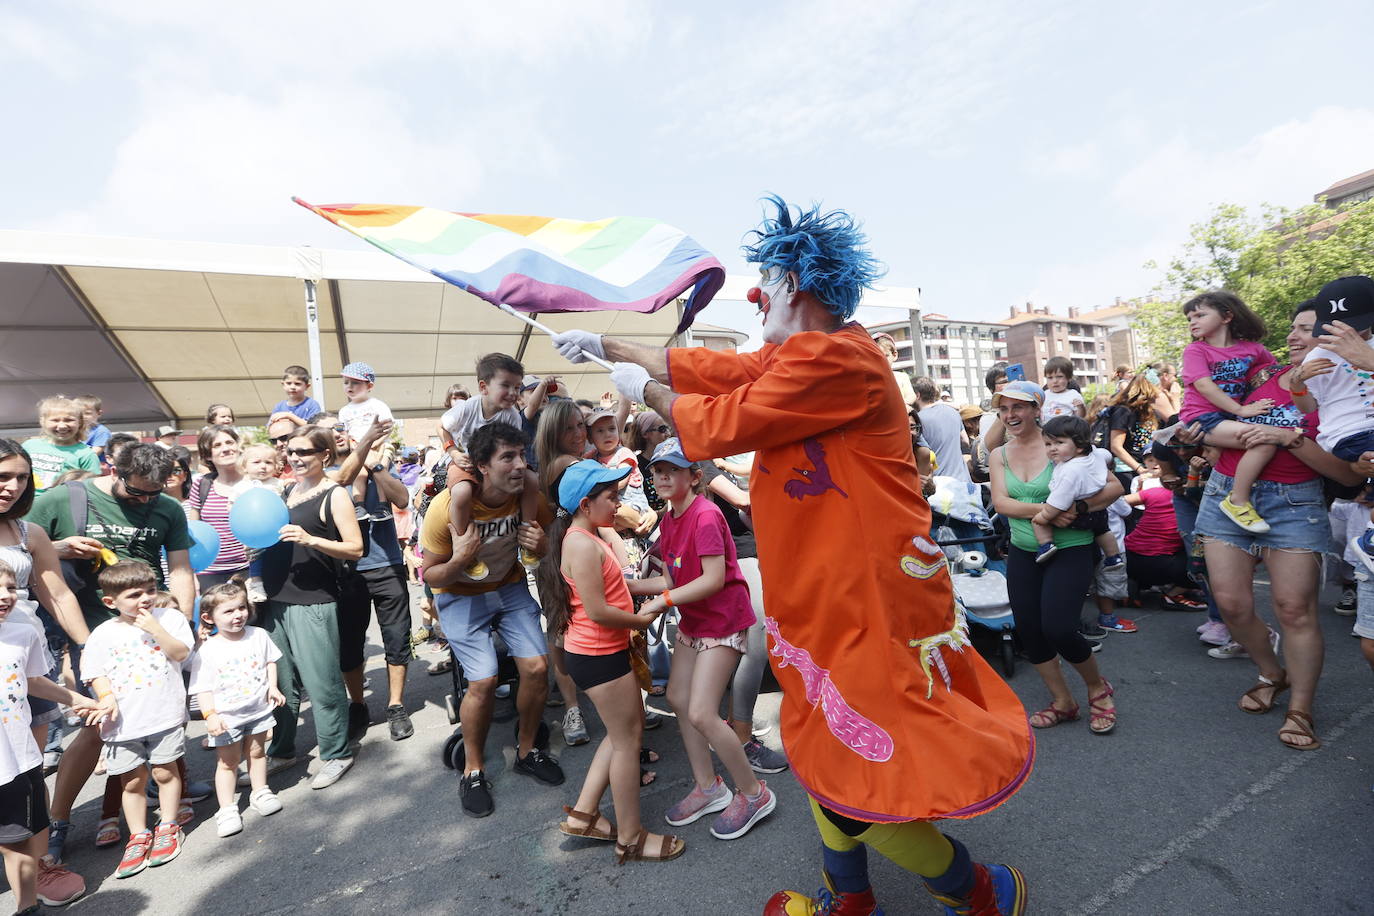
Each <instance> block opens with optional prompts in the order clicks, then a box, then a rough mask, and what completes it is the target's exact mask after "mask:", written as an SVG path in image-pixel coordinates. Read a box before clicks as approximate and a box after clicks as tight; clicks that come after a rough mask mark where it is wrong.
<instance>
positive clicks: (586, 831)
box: [558, 805, 615, 843]
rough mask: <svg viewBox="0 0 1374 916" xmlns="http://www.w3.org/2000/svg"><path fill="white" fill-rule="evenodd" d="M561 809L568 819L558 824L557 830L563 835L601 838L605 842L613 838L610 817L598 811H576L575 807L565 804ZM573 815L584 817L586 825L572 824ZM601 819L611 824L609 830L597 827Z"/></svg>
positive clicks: (613, 828) (612, 826) (592, 838)
mask: <svg viewBox="0 0 1374 916" xmlns="http://www.w3.org/2000/svg"><path fill="white" fill-rule="evenodd" d="M563 810H564V811H565V812H566V813H567V815H568V818H569V820H565V821H563V822H562V823H561V824H559V825H558V832H559V833H561V834H563V835H564V836H575V837H578V838H580V839H584V840H601V841H602V842H606V843H609V842H611V841H612V840H614V839H615V824H611V819H610V818H608V817H606V815H604V814H602V813H601V812H600V811H596V812H591V813H589V812H587V811H578V810H577V809H576V808H569V807H568V806H567V805H564V806H563ZM573 815H577V816H578V817H581V818H586V820H587V824H586V826H584V827H577V826H574V825H573V823H572V821H571V820H570V819H571V818H572V816H573ZM603 820H604V821H605V822H606V823H608V824H611V829H610V830H598V829H597V827H596V825H597V824H598V823H600V822H601V821H603Z"/></svg>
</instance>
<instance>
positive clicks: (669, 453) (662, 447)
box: [649, 436, 695, 468]
mask: <svg viewBox="0 0 1374 916" xmlns="http://www.w3.org/2000/svg"><path fill="white" fill-rule="evenodd" d="M660 461H666V462H668V463H669V464H671V465H673V466H674V467H679V468H690V467H695V463H694V462H691V461H688V460H687V456H686V455H684V454H682V443H681V442H679V441H678V440H677V437H676V436H674V437H673V438H671V439H664V440H663V441H662V442H660V443H659V444H658V448H656V449H654V456H653V457H652V458H650V459H649V464H651V465H653V464H658V463H659V462H660Z"/></svg>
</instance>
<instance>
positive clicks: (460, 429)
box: [439, 398, 523, 452]
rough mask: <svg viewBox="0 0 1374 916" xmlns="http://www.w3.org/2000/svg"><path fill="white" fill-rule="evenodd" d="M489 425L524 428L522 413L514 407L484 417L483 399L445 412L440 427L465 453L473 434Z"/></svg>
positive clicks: (460, 403) (473, 399) (459, 405)
mask: <svg viewBox="0 0 1374 916" xmlns="http://www.w3.org/2000/svg"><path fill="white" fill-rule="evenodd" d="M488 423H509V424H510V425H511V426H514V427H515V428H516V429H522V428H523V426H522V423H521V420H520V411H518V410H516V409H515V408H514V407H506V408H503V409H501V410H498V411H496V413H495V415H493V416H490V417H484V416H482V399H481V398H468V399H467V400H466V401H459V402H458V403H457V404H454V405H453V406H452V407H450V408H449V409H448V410H447V411H445V412H444V415H443V417H441V418H440V419H439V425H440V426H442V427H443V428H444V429H445V431H447V432H448V434H449V436H451V437H452V438H453V441H454V443H455V444H456V445H457V446H458V447H459V448H460V449H462V450H463V451H464V452H466V451H467V450H468V441H469V440H470V439H471V438H472V434H473V433H475V432H477V430H479V429H481V428H482V427H483V426H486V425H487V424H488Z"/></svg>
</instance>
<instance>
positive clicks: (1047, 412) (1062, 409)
mask: <svg viewBox="0 0 1374 916" xmlns="http://www.w3.org/2000/svg"><path fill="white" fill-rule="evenodd" d="M1080 410H1083V411H1086V410H1087V407H1086V406H1085V405H1084V403H1083V395H1081V394H1079V393H1078V392H1077V391H1074V390H1073V389H1072V388H1065V389H1064V390H1063V391H1050V390H1049V389H1048V388H1046V389H1045V403H1044V404H1042V405H1041V406H1040V419H1041V421H1042V422H1043V421H1045V420H1048V419H1050V418H1051V417H1076V416H1079V411H1080Z"/></svg>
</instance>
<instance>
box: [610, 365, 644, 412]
mask: <svg viewBox="0 0 1374 916" xmlns="http://www.w3.org/2000/svg"><path fill="white" fill-rule="evenodd" d="M651 381H653V379H651V378H650V377H649V370H648V369H645V368H644V367H643V366H641V365H639V364H638V363H616V364H615V368H614V369H612V370H611V384H613V385H615V387H616V388H618V389H620V393H621V394H623V395H625V397H627V398H629V399H630V400H631V401H634V402H636V403H639V404H643V403H644V387H645V386H646V385H648V384H649V383H650V382H651Z"/></svg>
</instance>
